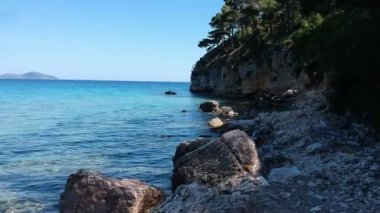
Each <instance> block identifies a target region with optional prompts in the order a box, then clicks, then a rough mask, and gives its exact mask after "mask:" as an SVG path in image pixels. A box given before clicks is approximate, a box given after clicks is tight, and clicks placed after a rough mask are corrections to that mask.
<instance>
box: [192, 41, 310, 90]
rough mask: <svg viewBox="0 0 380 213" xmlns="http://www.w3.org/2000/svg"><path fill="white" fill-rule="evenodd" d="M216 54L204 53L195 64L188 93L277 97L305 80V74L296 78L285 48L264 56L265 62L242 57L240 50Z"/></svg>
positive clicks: (288, 52)
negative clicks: (261, 93) (266, 94)
mask: <svg viewBox="0 0 380 213" xmlns="http://www.w3.org/2000/svg"><path fill="white" fill-rule="evenodd" d="M217 51H218V50H213V51H211V52H209V53H207V54H206V55H205V56H204V57H202V58H201V59H200V60H199V61H198V62H197V63H196V65H195V67H194V69H193V71H192V75H191V87H190V90H191V91H192V92H195V93H208V94H212V95H218V96H231V97H232V96H233V97H247V96H251V95H255V94H257V93H260V92H264V93H270V94H279V93H283V92H285V91H287V90H288V89H294V88H298V89H300V88H302V87H303V84H304V83H305V82H307V81H308V80H307V79H305V76H306V75H302V74H301V75H298V76H296V74H295V73H296V72H295V69H296V67H295V66H296V65H295V64H296V63H294V60H295V59H294V57H293V54H292V53H291V51H290V50H289V49H288V48H285V47H282V48H278V49H277V50H273V51H271V52H270V53H268V56H266V57H265V58H266V60H255V59H254V58H253V57H248V58H247V57H244V56H243V55H244V53H245V51H246V50H244V47H241V48H239V49H237V50H235V51H234V52H232V53H230V54H225V55H223V54H221V53H220V52H219V53H217ZM300 76H301V77H300Z"/></svg>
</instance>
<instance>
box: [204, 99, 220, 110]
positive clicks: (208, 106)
mask: <svg viewBox="0 0 380 213" xmlns="http://www.w3.org/2000/svg"><path fill="white" fill-rule="evenodd" d="M199 109H200V110H202V112H217V111H218V109H219V102H217V101H207V102H204V103H202V104H201V105H200V106H199Z"/></svg>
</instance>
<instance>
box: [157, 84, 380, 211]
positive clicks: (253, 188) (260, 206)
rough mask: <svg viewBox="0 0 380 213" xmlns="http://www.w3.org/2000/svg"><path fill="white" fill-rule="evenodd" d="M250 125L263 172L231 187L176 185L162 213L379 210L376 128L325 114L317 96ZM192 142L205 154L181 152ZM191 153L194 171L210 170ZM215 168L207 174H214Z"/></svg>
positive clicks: (302, 97) (310, 95)
mask: <svg viewBox="0 0 380 213" xmlns="http://www.w3.org/2000/svg"><path fill="white" fill-rule="evenodd" d="M253 120H254V121H255V122H254V123H255V125H251V126H250V128H251V132H253V134H252V137H251V140H249V141H252V142H251V143H253V141H254V140H256V141H259V142H260V143H256V145H257V146H259V148H258V150H257V152H258V156H259V157H260V162H261V167H262V169H261V170H260V173H257V174H256V175H253V176H248V177H250V178H248V179H246V178H245V177H243V176H242V178H240V179H239V178H238V179H236V178H233V177H232V176H226V177H227V179H228V180H230V181H231V182H233V183H234V184H220V183H219V184H216V185H215V184H211V185H210V183H213V181H214V180H215V179H211V180H209V181H206V183H204V182H205V181H188V182H185V183H187V185H186V184H184V185H181V186H179V187H178V188H177V190H176V191H175V193H174V195H173V196H172V197H170V198H169V199H168V200H167V201H166V202H165V203H164V204H163V205H162V207H161V209H160V210H159V212H377V211H378V209H380V202H379V200H380V193H379V191H380V181H379V177H380V167H379V163H380V143H379V134H378V132H377V131H376V130H375V129H374V128H372V127H370V126H368V125H365V124H363V123H360V122H358V121H357V120H356V119H355V118H353V117H351V116H348V115H346V116H340V115H336V114H333V113H330V112H328V111H327V110H326V100H325V98H324V96H323V95H322V94H321V92H320V91H318V90H316V91H307V92H305V93H303V94H301V95H299V96H298V97H296V98H295V100H294V103H292V104H291V105H290V106H289V107H288V108H286V109H281V110H278V111H272V112H260V113H258V114H257V116H255V118H254V119H253ZM235 128H239V125H236V126H235ZM233 132H235V131H233ZM227 134H231V133H227ZM240 134H241V133H240ZM222 138H223V136H222ZM242 138H244V136H242ZM242 141H244V140H242ZM194 143H195V145H193V146H195V147H199V146H200V145H199V144H198V145H196V143H202V144H204V145H203V146H200V147H201V148H202V149H206V147H207V145H206V144H208V143H210V142H207V141H206V142H191V143H190V144H189V145H180V146H179V147H178V149H179V150H182V149H183V148H181V146H185V147H188V146H192V144H194ZM208 146H209V145H208ZM178 149H177V152H178ZM195 150H197V149H195ZM211 150H214V151H215V150H217V149H211ZM188 152H189V153H190V155H189V156H192V158H191V159H192V162H194V161H198V166H196V165H194V164H193V163H192V164H191V165H193V167H194V168H203V167H204V165H210V164H208V163H207V162H208V160H205V161H203V159H204V158H203V157H200V156H197V154H196V153H200V152H199V151H194V150H193V148H190V150H188ZM185 156H186V155H185ZM205 156H207V157H208V156H214V155H209V154H205ZM220 156H223V157H225V156H227V155H225V154H222V155H219V157H216V156H214V157H213V159H214V160H215V161H217V162H227V161H224V160H223V161H222V160H221V159H222V158H223V157H220ZM248 156H249V155H248ZM177 158H178V157H175V158H174V168H175V169H174V171H176V170H178V167H180V168H181V164H180V165H179V164H178V163H177V160H178V159H177ZM219 160H220V161H219ZM214 165H218V164H214ZM213 168H214V167H213ZM213 168H208V171H210V173H213V172H214V171H215V170H213ZM215 168H216V167H215ZM190 171H192V170H190ZM195 171H197V170H195ZM221 171H223V170H221ZM175 173H176V172H175ZM175 173H174V174H175ZM261 175H262V176H263V177H262V176H261ZM185 179H186V180H189V179H187V178H185ZM216 180H218V178H216ZM236 180H238V181H236ZM191 182H192V183H191ZM223 182H224V181H221V183H223ZM227 182H228V181H227Z"/></svg>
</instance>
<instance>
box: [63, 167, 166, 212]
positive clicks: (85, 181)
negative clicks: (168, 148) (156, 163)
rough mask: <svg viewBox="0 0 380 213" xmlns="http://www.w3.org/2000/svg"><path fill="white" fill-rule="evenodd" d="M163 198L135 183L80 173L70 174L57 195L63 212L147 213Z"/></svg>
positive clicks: (161, 192)
mask: <svg viewBox="0 0 380 213" xmlns="http://www.w3.org/2000/svg"><path fill="white" fill-rule="evenodd" d="M164 198H165V195H164V192H163V191H162V190H160V189H158V188H156V187H154V186H150V185H147V184H145V183H143V182H141V181H138V180H127V179H125V180H116V179H111V178H107V177H104V176H103V175H101V174H100V173H97V172H90V171H85V170H80V171H78V172H77V173H76V174H72V175H70V177H69V179H68V181H67V184H66V188H65V191H64V192H63V193H62V195H61V199H60V210H61V212H62V213H65V212H68V213H69V212H70V213H71V212H99V213H101V212H126V213H148V212H152V210H153V208H154V207H156V206H158V205H159V204H160V203H161V202H162V201H163V200H164Z"/></svg>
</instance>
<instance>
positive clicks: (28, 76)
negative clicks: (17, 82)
mask: <svg viewBox="0 0 380 213" xmlns="http://www.w3.org/2000/svg"><path fill="white" fill-rule="evenodd" d="M0 79H24V80H58V78H57V77H55V76H52V75H46V74H43V73H39V72H27V73H24V74H13V73H6V74H3V75H0Z"/></svg>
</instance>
